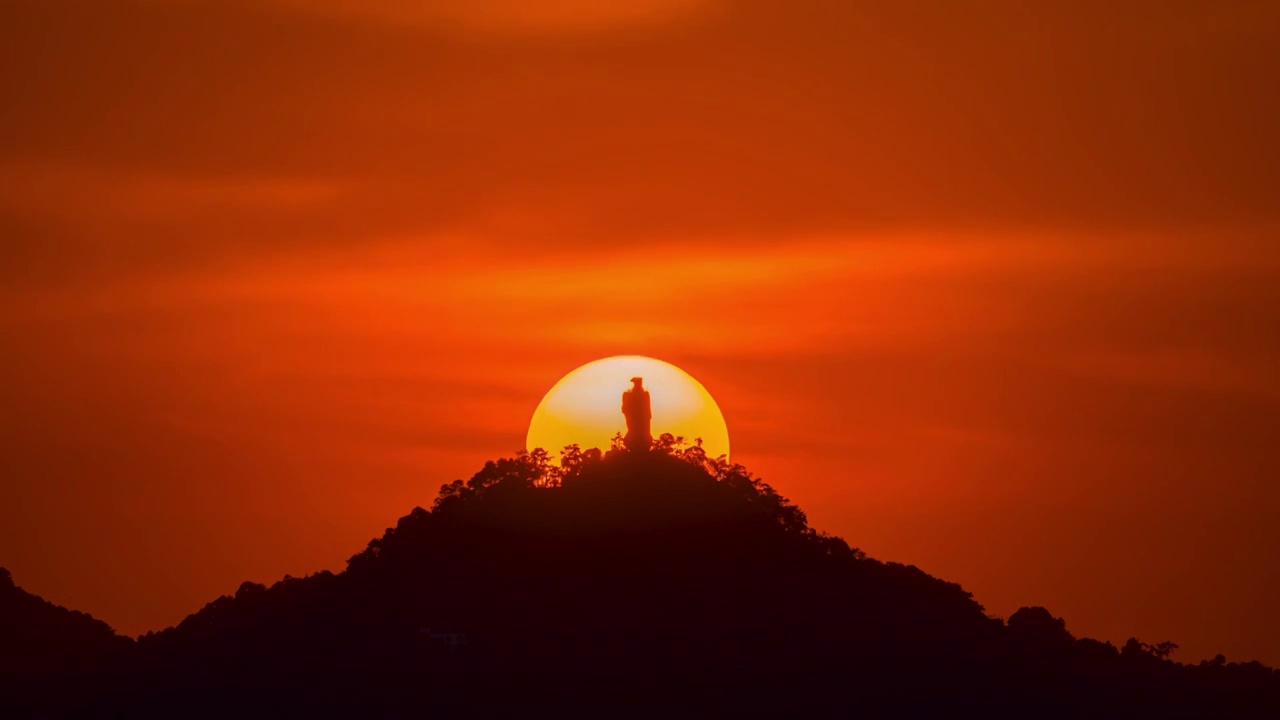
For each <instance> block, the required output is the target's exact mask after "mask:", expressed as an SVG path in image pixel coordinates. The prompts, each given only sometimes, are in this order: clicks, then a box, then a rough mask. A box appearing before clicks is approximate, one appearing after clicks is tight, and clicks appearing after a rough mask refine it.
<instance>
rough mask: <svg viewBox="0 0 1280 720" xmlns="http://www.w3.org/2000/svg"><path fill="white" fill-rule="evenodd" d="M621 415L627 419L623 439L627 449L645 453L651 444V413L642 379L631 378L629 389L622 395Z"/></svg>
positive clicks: (647, 393)
mask: <svg viewBox="0 0 1280 720" xmlns="http://www.w3.org/2000/svg"><path fill="white" fill-rule="evenodd" d="M622 414H623V415H624V416H625V417H626V418H627V436H626V437H625V438H623V441H624V442H625V443H626V445H627V449H628V450H630V451H631V452H636V451H647V450H648V449H649V446H650V445H652V444H653V435H652V433H651V432H650V430H649V421H650V419H652V418H653V413H652V412H651V411H650V409H649V391H648V390H645V389H644V378H638V377H633V378H631V389H630V390H627V391H626V392H624V393H622Z"/></svg>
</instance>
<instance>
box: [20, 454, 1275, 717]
mask: <svg viewBox="0 0 1280 720" xmlns="http://www.w3.org/2000/svg"><path fill="white" fill-rule="evenodd" d="M5 579H6V580H7V576H6V578H5ZM0 592H4V593H5V594H4V595H2V596H0V598H3V600H2V601H3V602H4V606H3V608H4V610H5V612H6V613H15V612H16V614H15V615H14V616H13V617H12V618H7V616H0V617H6V618H7V619H5V624H4V625H3V626H2V627H3V629H4V632H5V633H13V632H14V628H21V627H28V626H27V625H26V623H30V625H29V627H30V628H35V629H33V630H32V631H31V632H28V633H27V634H26V636H25V637H26V638H27V640H25V641H24V642H26V645H22V646H21V647H20V648H19V649H18V651H17V652H11V651H12V647H6V649H5V650H4V651H3V652H4V654H5V655H4V657H5V662H6V663H14V662H18V663H19V664H21V661H22V658H23V657H24V654H25V653H31V655H30V657H31V658H32V660H33V662H32V665H31V668H34V669H26V670H24V671H23V672H24V673H25V675H24V677H25V681H24V683H23V684H22V685H20V686H18V687H13V688H9V689H8V690H6V692H7V693H11V695H10V700H11V701H20V702H17V703H16V704H15V703H14V702H11V703H10V705H11V706H13V707H19V708H28V709H31V710H32V712H33V713H35V714H39V715H43V716H47V715H59V714H77V715H80V714H82V715H87V716H100V715H107V716H127V717H215V716H216V717H231V716H234V717H246V716H249V717H380V716H385V717H407V716H420V715H433V714H437V715H446V716H449V715H478V716H495V715H516V714H522V715H523V714H529V713H557V714H560V715H573V716H579V715H593V716H599V715H608V716H618V715H645V716H651V715H655V714H658V713H661V714H663V715H667V716H669V715H728V714H741V713H750V714H773V715H787V716H791V715H797V714H802V713H805V714H817V715H824V716H825V715H871V716H895V717H902V716H930V717H934V716H939V715H943V714H955V713H965V714H966V715H965V716H968V714H977V713H981V716H985V717H1132V716H1141V717H1153V716H1164V717H1256V716H1267V715H1270V716H1276V713H1277V712H1280V673H1277V672H1276V671H1274V670H1272V669H1270V668H1267V667H1265V666H1262V665H1261V664H1259V663H1256V662H1255V663H1244V664H1241V663H1227V662H1226V661H1225V660H1224V659H1223V658H1221V656H1219V657H1218V658H1216V659H1215V660H1214V661H1207V662H1202V663H1199V664H1197V665H1186V664H1179V663H1176V662H1173V661H1172V660H1171V659H1170V658H1169V655H1170V653H1171V652H1172V651H1173V650H1174V649H1175V647H1176V646H1174V645H1172V644H1171V643H1160V644H1156V645H1150V644H1144V643H1141V642H1139V641H1137V640H1131V641H1130V642H1129V643H1128V644H1126V645H1125V646H1124V647H1123V648H1116V647H1115V646H1113V645H1111V644H1109V643H1103V642H1098V641H1094V640H1089V639H1077V638H1075V637H1073V636H1072V635H1071V634H1070V633H1069V632H1068V630H1067V629H1066V626H1065V624H1064V622H1063V621H1062V620H1060V619H1058V618H1055V617H1054V616H1053V615H1052V614H1051V613H1050V612H1049V611H1047V610H1045V609H1044V608H1023V609H1021V610H1019V611H1018V612H1017V613H1015V614H1014V615H1012V616H1011V617H1010V618H1009V620H1008V622H1005V621H1003V620H1000V619H997V618H992V617H989V616H988V615H987V614H986V613H985V612H984V610H983V608H982V606H981V605H979V604H978V603H977V602H976V601H975V600H974V599H973V598H972V597H971V595H970V594H969V593H967V592H965V591H964V590H963V589H962V588H961V587H960V586H959V585H956V584H954V583H949V582H945V581H942V580H939V579H936V578H933V577H931V576H929V575H927V574H925V573H924V572H922V571H921V570H919V569H917V568H915V567H912V566H905V565H900V564H896V563H885V562H880V561H877V560H874V559H871V558H868V557H866V556H865V555H864V554H863V553H862V552H860V551H858V550H856V549H853V548H851V547H850V546H849V545H847V544H846V543H845V542H844V541H843V540H841V539H839V538H836V537H832V536H829V535H825V534H823V533H820V532H817V531H815V530H813V529H811V528H810V527H809V525H808V522H807V519H806V517H805V515H804V513H803V512H802V511H801V510H800V509H799V508H797V507H796V506H795V505H793V504H791V503H790V502H788V501H787V500H786V499H785V498H783V497H781V496H780V495H779V494H778V493H777V492H775V491H774V490H773V489H772V488H771V487H770V486H769V485H768V484H766V483H764V482H762V481H760V480H759V479H757V478H754V477H753V476H751V474H750V473H749V472H748V471H747V470H746V469H745V468H742V467H741V466H738V465H731V464H729V463H728V462H726V461H724V460H723V459H719V460H717V459H712V458H708V457H706V455H705V454H704V453H703V452H702V450H701V448H700V447H698V446H696V445H695V446H693V447H682V446H680V445H679V444H678V443H677V442H676V439H675V438H671V437H670V436H663V437H662V438H660V439H659V440H657V441H655V449H654V451H653V452H649V453H643V452H639V453H633V452H628V451H626V450H623V449H621V448H615V449H613V450H611V451H610V452H608V453H601V452H600V451H596V450H591V451H580V450H579V449H578V448H576V447H571V448H568V449H567V450H566V452H565V454H564V455H563V456H562V461H561V463H560V464H559V465H556V464H553V463H551V462H550V461H549V457H548V455H547V453H545V452H543V451H535V452H533V453H522V454H520V455H518V456H516V457H513V458H505V459H501V460H496V461H492V462H489V463H487V464H486V465H485V467H484V468H483V469H482V470H480V471H479V472H478V473H476V474H475V475H474V476H473V477H472V478H471V479H470V480H468V481H466V482H463V481H461V480H459V481H456V482H454V483H452V484H449V485H446V486H444V487H443V488H442V489H441V492H440V495H439V497H438V498H437V499H436V501H435V503H434V504H433V506H432V508H431V509H430V510H425V509H423V508H415V509H414V510H413V511H412V512H411V513H410V514H408V515H406V516H405V517H403V518H401V519H400V520H399V522H398V523H397V524H396V526H395V527H394V528H390V529H388V530H387V532H386V533H385V534H384V535H383V536H382V537H381V538H378V539H375V540H373V541H371V542H370V543H369V545H368V547H366V548H365V549H364V550H363V551H362V552H360V553H358V554H357V555H355V556H354V557H352V558H351V559H350V561H349V563H348V565H347V568H346V570H345V571H344V572H341V573H337V574H334V573H329V572H322V573H318V574H316V575H311V576H308V577H305V578H290V577H287V576H286V577H285V579H284V580H282V581H281V582H278V583H276V584H275V585H273V586H271V587H269V588H268V587H265V586H263V585H257V584H253V583H245V584H243V585H242V586H241V587H240V588H239V589H238V590H237V591H236V593H235V594H234V595H232V596H225V597H221V598H218V599H217V600H215V601H213V602H212V603H210V604H208V605H207V606H205V607H204V608H203V609H201V610H200V611H199V612H196V613H195V614H193V615H191V616H190V617H188V618H186V619H185V620H183V621H182V622H181V623H179V624H178V625H177V626H176V627H173V628H169V629H167V630H164V631H161V632H159V633H149V634H147V635H145V636H143V637H141V638H139V639H138V640H137V641H136V642H131V641H128V640H121V639H119V638H116V637H115V636H113V635H112V634H111V633H110V631H109V630H108V629H107V628H106V627H105V626H103V625H102V624H101V623H98V622H97V621H93V620H92V619H89V618H87V616H83V615H79V614H75V613H70V612H69V611H65V610H61V609H56V608H52V607H51V606H47V604H43V603H42V601H38V600H25V599H21V598H31V596H29V595H26V594H25V593H21V591H20V590H17V589H16V588H13V587H12V586H11V584H10V585H9V586H8V587H7V588H6V587H0ZM19 594H20V595H19ZM13 598H19V600H20V601H14V600H13ZM7 637H8V636H7V635H6V639H7ZM31 638H47V642H46V643H45V644H44V645H41V644H39V643H37V644H35V645H33V644H32V642H31ZM15 658H16V660H15ZM49 658H53V660H50V659H49ZM94 663H97V664H98V665H97V667H98V670H99V672H98V673H97V674H96V675H95V676H94V677H95V678H96V680H95V682H85V677H86V668H90V667H93V664H94ZM6 667H8V665H6Z"/></svg>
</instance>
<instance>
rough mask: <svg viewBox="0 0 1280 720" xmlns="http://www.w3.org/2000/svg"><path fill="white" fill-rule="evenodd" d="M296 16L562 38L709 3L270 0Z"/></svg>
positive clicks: (669, 17) (682, 15)
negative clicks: (302, 13) (312, 15)
mask: <svg viewBox="0 0 1280 720" xmlns="http://www.w3.org/2000/svg"><path fill="white" fill-rule="evenodd" d="M271 1H272V2H276V3H278V4H280V5H282V6H284V7H286V8H289V9H291V10H295V11H300V12H312V13H320V14H330V15H333V16H337V17H347V18H363V19H371V20H378V21H383V22H389V23H394V24H406V25H411V26H421V27H425V28H432V29H443V30H446V31H455V32H462V33H465V34H468V35H481V36H484V35H498V36H511V35H515V36H524V35H534V36H544V35H551V36H563V35H575V34H584V33H587V34H590V33H599V32H608V31H611V30H618V29H627V28H633V27H636V26H640V27H646V26H650V25H654V24H664V23H669V22H672V21H678V20H684V19H687V18H689V17H690V16H696V15H697V14H698V13H700V12H702V11H705V10H706V9H707V6H709V5H711V4H713V0H611V1H610V2H598V1H597V0H555V1H554V2H527V1H526V0H465V1H464V0H271Z"/></svg>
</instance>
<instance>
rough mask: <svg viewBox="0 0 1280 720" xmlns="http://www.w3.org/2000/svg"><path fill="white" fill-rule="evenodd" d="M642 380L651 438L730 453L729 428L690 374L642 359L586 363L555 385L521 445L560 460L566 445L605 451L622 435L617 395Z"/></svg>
mask: <svg viewBox="0 0 1280 720" xmlns="http://www.w3.org/2000/svg"><path fill="white" fill-rule="evenodd" d="M633 377H641V378H644V386H645V388H646V389H647V390H648V391H649V396H650V401H651V405H652V409H653V425H652V430H653V436H654V437H657V436H659V435H661V434H662V433H671V434H672V435H676V436H681V437H684V439H685V440H686V441H688V442H690V443H692V442H693V439H694V438H702V447H703V448H704V449H705V450H706V451H707V454H708V455H710V456H711V457H717V456H719V455H728V454H729V428H728V427H727V426H726V425H725V422H724V415H722V414H721V413H720V407H719V406H718V405H716V401H715V400H714V399H713V398H712V397H711V394H710V393H708V392H707V389H706V388H704V387H702V383H700V382H698V381H697V380H694V379H693V376H691V375H690V374H689V373H687V372H685V371H683V370H681V369H680V368H678V367H676V366H675V365H672V364H671V363H667V362H663V361H661V360H655V359H654V358H651V357H644V356H643V355H618V356H615V357H610V358H605V359H603V360H596V361H595V362H590V363H587V364H586V365H583V366H582V367H580V368H578V369H577V370H574V371H573V372H571V373H569V374H568V375H565V376H564V377H563V378H561V379H560V382H558V383H556V384H555V386H554V387H552V388H551V390H550V391H548V392H547V394H546V396H545V397H543V398H542V402H540V403H538V409H537V410H535V411H534V412H533V420H531V421H530V422H529V435H528V438H527V440H526V446H527V447H528V448H529V449H530V450H532V449H534V448H543V449H545V450H547V451H548V452H550V453H551V456H552V457H559V454H560V451H561V450H562V449H564V448H565V446H567V445H574V444H576V445H578V446H579V447H581V448H582V449H584V450H586V449H588V448H600V449H601V450H608V449H609V444H610V442H611V441H612V439H613V436H614V435H615V434H616V433H619V432H621V433H624V434H625V433H626V429H627V423H626V419H625V418H623V416H622V393H623V392H624V391H625V390H628V389H630V388H631V378H633Z"/></svg>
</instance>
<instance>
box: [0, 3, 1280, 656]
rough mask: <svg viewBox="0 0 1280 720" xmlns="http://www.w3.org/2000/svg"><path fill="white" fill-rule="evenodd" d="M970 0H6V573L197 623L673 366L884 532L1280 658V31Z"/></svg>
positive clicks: (879, 546) (1252, 20)
mask: <svg viewBox="0 0 1280 720" xmlns="http://www.w3.org/2000/svg"><path fill="white" fill-rule="evenodd" d="M960 5H961V4H959V3H951V2H914V3H902V2H868V3H853V2H844V1H836V0H831V1H820V0H789V1H788V2H785V3H784V2H764V1H763V0H742V1H738V2H728V1H727V0H726V1H723V2H717V1H716V0H707V1H705V2H696V1H688V2H686V1H682V0H627V1H626V2H620V1H617V0H615V1H614V2H611V3H608V4H606V3H596V2H587V0H575V1H574V2H567V3H563V4H561V5H558V6H557V7H556V9H554V10H547V9H543V8H538V9H530V7H535V8H537V6H536V5H531V4H528V3H518V2H515V0H472V1H471V2H467V3H457V4H452V3H445V2H430V1H428V2H410V1H409V0H398V1H396V0H360V2H357V1H356V0H318V1H312V0H308V1H306V2H304V1H303V0H258V1H257V2H249V1H248V0H242V1H240V2H236V1H232V0H217V1H214V0H208V1H201V0H134V1H132V2H125V1H123V0H111V1H108V0H17V1H16V2H6V3H4V4H3V6H0V93H2V97H3V99H4V102H3V103H2V104H0V238H3V242H0V331H2V333H3V335H2V337H3V338H4V342H3V344H0V408H3V412H2V413H0V564H3V565H5V566H7V567H9V568H10V569H11V570H12V572H13V574H14V577H15V580H16V581H17V582H18V583H19V584H21V585H23V586H24V587H26V588H27V589H29V590H31V591H33V592H36V593H38V594H41V595H44V596H45V597H47V598H49V599H51V600H53V601H55V602H58V603H61V604H65V605H68V606H70V607H73V608H77V609H82V610H85V611H88V612H91V613H93V614H94V615H96V616H98V617H100V618H102V619H104V620H106V621H107V622H109V623H111V624H112V625H113V626H115V627H116V628H117V629H119V630H121V631H123V632H127V633H140V632H145V631H146V630H150V629H158V628H161V627H164V626H167V625H170V624H173V623H175V622H177V621H178V620H180V619H181V618H182V617H184V616H185V615H187V614H188V613H190V612H192V611H194V610H196V609H198V608H199V607H200V606H201V605H202V604H203V603H205V602H207V601H209V600H211V599H213V598H214V597H216V596H217V595H219V594H222V593H227V592H231V591H234V589H235V588H236V587H237V586H238V584H239V583H240V582H241V581H243V580H255V581H261V582H270V581H272V580H275V579H278V578H279V577H281V576H282V575H284V574H285V573H290V574H293V575H301V574H305V573H307V572H313V571H317V570H321V569H325V568H329V569H339V568H341V567H342V566H343V563H344V561H345V559H346V558H347V557H348V556H350V555H351V554H353V553H355V552H356V551H358V550H360V549H361V548H362V547H363V545H364V543H365V542H366V541H368V540H369V539H370V538H372V537H374V536H376V535H379V534H380V533H381V532H382V531H383V529H384V528H385V527H387V526H389V525H392V524H394V522H395V520H396V518H397V517H399V516H400V515H403V514H405V513H406V512H407V511H408V510H410V509H411V508H412V507H413V506H414V505H427V504H429V503H430V501H431V499H432V498H433V497H434V494H435V491H436V488H437V487H438V486H439V485H440V484H442V483H445V482H448V481H450V480H452V479H454V478H456V477H460V476H469V475H470V473H471V472H473V471H474V470H476V469H478V468H479V466H480V465H482V464H483V462H484V461H485V460H486V459H490V458H493V457H496V456H499V455H504V454H510V453H512V452H514V451H515V450H516V449H518V448H519V447H520V446H521V444H522V442H523V438H524V434H525V430H526V428H527V422H528V420H529V417H530V416H531V414H532V412H533V409H534V407H535V406H536V404H537V402H538V400H539V399H540V398H541V396H542V394H543V393H544V392H545V391H546V390H547V389H548V388H549V387H550V386H551V385H552V384H553V383H554V382H555V381H556V380H557V379H558V378H559V377H560V376H561V375H562V374H563V373H565V372H567V371H568V370H570V369H572V368H574V367H576V366H577V365H580V364H582V363H584V362H587V361H589V360H593V359H596V358H599V357H604V356H607V355H613V354H622V353H639V354H645V355H652V356H655V357H659V358H662V359H664V360H667V361H670V362H673V363H675V364H677V365H679V366H681V367H683V368H684V369H685V370H687V371H689V372H690V373H692V374H693V375H694V376H695V377H697V378H698V379H699V380H701V381H702V382H703V384H704V385H706V387H707V388H708V390H710V391H711V393H712V394H713V395H714V396H715V397H716V399H717V400H718V402H719V403H720V406H721V408H722V409H723V410H724V412H725V414H726V417H727V419H728V423H729V429H730V433H731V436H732V439H733V447H734V455H735V457H734V459H735V460H738V461H740V462H743V463H744V464H746V465H747V466H748V467H750V468H752V469H753V470H754V471H756V472H757V474H760V475H762V476H764V477H765V478H766V479H767V480H769V481H770V482H771V483H773V484H774V485H775V487H777V488H778V489H779V490H780V491H781V492H783V493H784V494H785V495H787V496H788V497H790V498H792V499H793V500H795V501H796V502H797V503H798V504H800V505H801V507H803V508H804V509H805V510H806V511H807V512H808V513H809V516H810V520H811V522H812V523H813V525H815V526H816V527H818V528H820V529H824V530H827V531H830V532H834V533H836V534H839V535H841V536H843V537H845V538H846V539H848V540H849V541H850V543H851V544H853V545H855V546H859V547H861V548H862V549H864V550H866V551H867V552H868V553H870V554H871V555H873V556H875V557H878V558H881V559H886V560H897V561H901V562H908V563H915V564H917V565H919V566H920V567H921V568H923V569H924V570H926V571H928V572H930V573H932V574H935V575H938V576H940V577H943V578H946V579H948V580H953V581H957V582H960V583H961V584H963V585H964V586H965V587H966V588H967V589H969V590H971V591H973V592H974V593H975V594H976V595H977V597H978V599H979V600H980V601H981V602H982V603H983V604H984V605H986V607H987V608H988V610H989V611H990V612H992V613H994V614H1001V615H1005V616H1007V615H1008V614H1010V613H1012V611H1013V610H1015V609H1016V608H1018V607H1020V606H1022V605H1033V604H1042V605H1045V606H1047V607H1049V608H1050V609H1051V610H1052V611H1053V612H1054V613H1055V614H1058V615H1061V616H1064V617H1065V618H1066V619H1067V622H1068V627H1069V629H1071V630H1072V631H1073V632H1075V633H1076V634H1083V635H1090V636H1095V637H1101V638H1104V639H1110V640H1113V641H1123V640H1124V639H1126V638H1127V637H1129V636H1130V635H1137V636H1138V637H1139V638H1140V639H1143V640H1145V641H1148V642H1157V641H1161V640H1166V639H1171V640H1174V641H1176V642H1178V643H1180V644H1181V645H1182V650H1180V651H1179V654H1178V656H1177V657H1179V658H1180V659H1184V660H1197V659H1199V658H1201V657H1204V656H1207V655H1212V654H1213V653H1215V652H1219V651H1221V652H1224V653H1226V654H1227V655H1228V657H1229V658H1231V659H1240V660H1243V659H1250V658H1259V659H1262V660H1264V661H1266V662H1269V663H1271V664H1280V614H1277V613H1276V612H1275V608H1276V607H1277V605H1278V604H1280V566H1278V565H1277V562H1276V557H1277V555H1278V554H1280V524H1277V523H1276V522H1275V519H1276V518H1277V517H1278V516H1280V441H1278V437H1277V428H1280V373H1278V372H1277V370H1276V368H1277V367H1280V243H1278V242H1277V240H1280V231H1278V228H1280V202H1278V201H1277V200H1278V199H1280V135H1277V133H1276V131H1275V128H1276V127H1280V80H1278V78H1280V55H1277V53H1276V52H1275V47H1276V44H1277V43H1278V42H1280V12H1278V11H1277V9H1276V6H1275V4H1274V3H1270V2H1246V1H1244V0H1241V1H1240V2H1232V3H1217V2H1190V1H1168V0H1165V1H1160V2H1155V1H1152V2H1145V1H1141V0H1139V1H1135V2H1129V3H1123V4H1116V3H1110V2H1094V1H1092V0H1085V1H1080V0H1076V1H1073V2H1062V3H1050V2H1042V3H1025V2H975V3H969V4H965V5H966V7H965V8H964V9H961V8H960ZM657 429H659V430H660V428H657Z"/></svg>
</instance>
